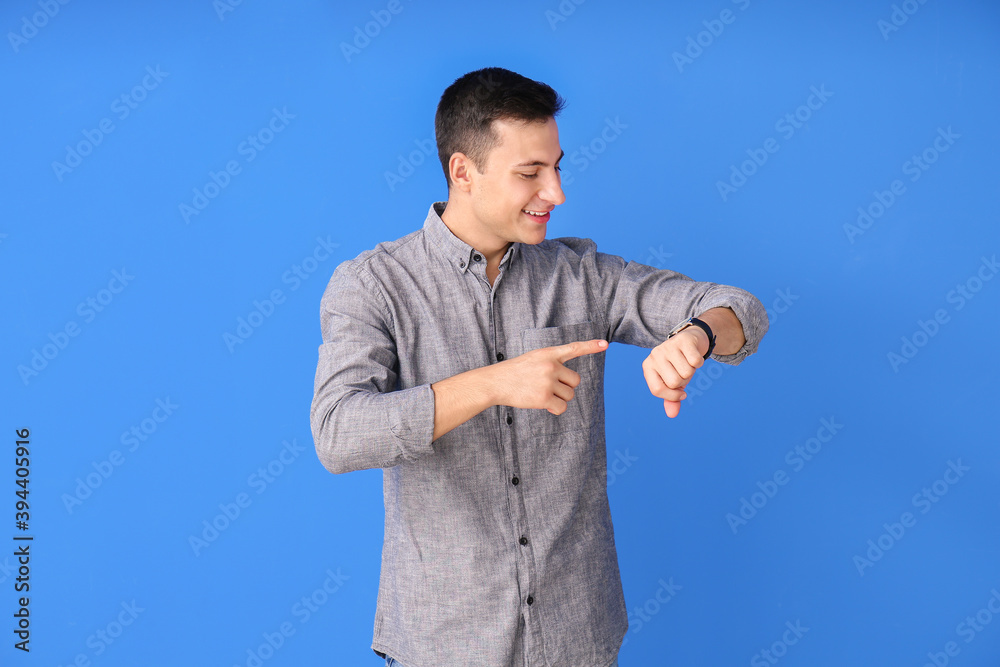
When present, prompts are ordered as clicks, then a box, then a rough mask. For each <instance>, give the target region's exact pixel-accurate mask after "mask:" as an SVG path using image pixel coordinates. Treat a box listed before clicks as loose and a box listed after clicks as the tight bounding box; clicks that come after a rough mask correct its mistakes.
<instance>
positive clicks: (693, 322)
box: [667, 317, 715, 359]
mask: <svg viewBox="0 0 1000 667" xmlns="http://www.w3.org/2000/svg"><path fill="white" fill-rule="evenodd" d="M690 326H695V327H701V329H702V330H703V331H704V332H705V333H706V334H708V352H706V353H705V359H708V358H709V357H710V356H711V354H712V350H714V349H715V334H713V333H712V327H710V326H708V324H706V323H705V322H704V321H702V320H699V319H698V318H697V317H689V318H687V319H686V320H684V321H683V322H681V323H680V324H678V325H677V326H675V327H674V328H673V329H671V330H670V333H668V334H667V339H670V338H673V337H674V336H675V335H676V334H679V333H680V332H682V331H684V330H685V329H687V328H688V327H690Z"/></svg>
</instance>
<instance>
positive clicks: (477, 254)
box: [472, 252, 483, 262]
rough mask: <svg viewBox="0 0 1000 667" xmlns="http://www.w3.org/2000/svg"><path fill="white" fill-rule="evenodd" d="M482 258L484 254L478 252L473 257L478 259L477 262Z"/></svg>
mask: <svg viewBox="0 0 1000 667" xmlns="http://www.w3.org/2000/svg"><path fill="white" fill-rule="evenodd" d="M482 258H483V256H482V255H480V254H479V253H478V252H477V253H476V254H475V255H473V256H472V259H474V260H476V261H477V262H478V261H479V260H481V259H482Z"/></svg>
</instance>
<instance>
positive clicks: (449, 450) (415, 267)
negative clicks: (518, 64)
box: [311, 68, 767, 667]
mask: <svg viewBox="0 0 1000 667" xmlns="http://www.w3.org/2000/svg"><path fill="white" fill-rule="evenodd" d="M562 104H563V101H562V99H561V98H560V97H559V96H558V95H557V94H556V93H555V91H553V90H552V89H551V88H550V87H549V86H547V85H545V84H543V83H539V82H536V81H532V80H530V79H526V78H524V77H522V76H520V75H518V74H515V73H513V72H510V71H507V70H504V69H499V68H488V69H484V70H479V71H476V72H472V73H469V74H466V75H465V76H463V77H461V78H459V79H458V80H456V81H455V82H454V83H453V84H452V85H451V86H449V87H448V89H447V90H445V92H444V94H443V95H442V97H441V101H440V103H439V105H438V109H437V116H436V119H435V126H436V134H437V145H438V152H439V155H440V158H441V164H442V166H443V168H444V172H445V177H446V179H447V182H448V201H447V202H436V203H434V204H432V205H431V208H430V210H429V211H428V213H427V217H426V219H425V220H424V224H423V227H422V229H420V230H417V231H414V232H412V233H410V234H408V235H406V236H404V237H402V238H400V239H397V240H395V241H391V242H388V243H380V244H378V245H377V246H376V247H375V248H374V249H372V250H367V251H365V252H363V253H361V254H360V255H358V256H357V257H356V258H355V259H353V260H348V261H345V262H343V263H342V264H340V265H339V266H338V267H337V268H336V270H335V271H334V274H333V277H332V278H331V280H330V283H329V285H328V287H327V289H326V293H325V294H324V295H323V300H322V304H321V314H320V317H321V325H322V332H323V344H322V345H321V346H320V349H319V364H318V367H317V369H316V384H315V395H314V398H313V403H312V412H311V422H312V430H313V437H314V439H315V442H316V451H317V453H318V455H319V458H320V460H321V461H322V463H323V465H324V466H325V467H326V468H327V469H328V470H330V471H331V472H334V473H343V472H347V471H350V470H359V469H364V468H376V467H378V468H383V480H384V483H383V488H384V494H385V541H384V545H383V549H382V573H381V580H380V584H379V593H378V603H377V610H376V614H375V628H374V637H373V641H372V648H373V649H374V650H375V652H376V653H378V654H379V655H380V656H382V657H385V658H386V661H387V664H395V665H402V666H405V667H460V666H469V667H472V666H475V667H536V666H538V667H540V666H542V665H545V666H552V667H555V666H565V667H608V666H609V665H615V664H617V654H618V650H619V648H620V647H621V643H622V639H623V637H624V635H625V632H626V629H627V627H628V621H627V614H626V610H625V601H624V596H623V593H622V585H621V577H620V574H619V570H618V557H617V553H616V551H615V543H614V533H613V529H612V524H611V514H610V510H609V506H608V496H607V455H606V452H605V434H604V384H603V383H604V351H605V350H606V349H607V346H608V344H609V343H610V342H620V343H628V344H631V345H639V346H642V347H645V348H651V352H650V354H649V356H648V357H647V358H646V360H645V361H644V362H643V364H642V370H643V373H644V375H645V379H646V382H647V384H648V385H649V389H650V391H651V392H652V393H653V395H655V396H657V397H659V398H662V399H663V401H664V409H665V411H666V413H667V415H668V416H670V417H675V416H676V415H677V414H678V411H679V409H680V403H681V401H683V400H684V398H685V397H686V394H685V393H684V386H685V385H686V384H687V383H688V382H689V381H690V380H691V378H692V376H693V375H694V373H695V371H697V369H698V368H700V367H701V365H702V364H703V363H704V359H706V358H707V357H708V356H709V355H710V354H711V356H713V358H715V359H716V360H718V361H721V362H724V363H728V364H733V365H736V364H739V363H740V362H742V360H743V359H744V358H746V356H747V355H749V354H752V353H753V352H755V351H756V350H757V345H758V343H759V342H760V339H761V337H762V336H763V335H764V333H765V332H766V331H767V316H766V314H765V311H764V308H763V306H762V305H761V303H760V302H759V301H758V300H757V299H756V298H754V297H753V296H752V295H750V294H749V293H747V292H745V291H743V290H740V289H737V288H735V287H728V286H723V285H716V284H714V283H707V282H695V281H693V280H691V279H689V278H688V277H686V276H683V275H681V274H678V273H674V272H673V271H667V270H658V269H655V268H653V267H651V266H645V265H643V264H638V263H635V262H628V261H626V260H624V259H622V258H621V257H617V256H614V255H608V254H605V253H600V252H598V251H597V249H596V245H595V243H594V242H593V241H591V240H589V239H581V238H560V239H551V240H546V239H545V232H546V224H547V222H548V220H549V218H550V216H551V215H553V210H554V209H555V207H556V206H558V205H559V204H561V203H563V201H565V196H564V194H563V191H562V188H561V187H560V180H559V160H560V158H561V157H562V154H563V152H562V150H561V149H560V147H559V134H558V130H557V127H556V122H555V116H556V115H557V114H558V113H559V111H560V109H561V107H562ZM693 317H696V319H694V320H692V319H690V318H693Z"/></svg>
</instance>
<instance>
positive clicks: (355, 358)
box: [310, 260, 434, 473]
mask: <svg viewBox="0 0 1000 667" xmlns="http://www.w3.org/2000/svg"><path fill="white" fill-rule="evenodd" d="M320 326H321V328H322V333H323V344H322V345H320V347H319V361H318V363H317V366H316V381H315V386H314V393H313V401H312V408H311V410H310V424H311V427H312V434H313V440H314V442H315V444H316V453H317V455H318V456H319V459H320V461H321V462H322V464H323V466H324V467H325V468H326V469H327V470H329V471H330V472H333V473H343V472H349V471H351V470H362V469H365V468H388V467H392V466H395V465H398V464H400V463H402V462H404V461H408V460H414V459H417V458H419V457H421V456H424V455H427V454H430V453H432V452H433V448H432V446H431V441H432V439H433V435H434V391H433V390H432V389H431V386H430V384H422V385H419V386H415V387H410V388H407V389H400V388H398V387H397V383H398V376H399V372H398V369H399V366H398V358H397V352H396V343H395V339H394V336H393V326H392V318H391V314H390V311H389V308H388V305H387V302H386V300H385V298H384V296H383V294H382V292H381V290H380V288H379V286H378V284H377V283H376V281H375V279H374V278H373V277H372V276H371V275H370V274H369V273H367V272H366V270H365V268H364V266H363V265H359V262H357V261H356V260H349V261H346V262H343V263H342V264H340V265H339V266H338V267H337V269H336V270H335V271H334V273H333V277H332V278H331V279H330V283H329V284H328V285H327V288H326V291H325V292H324V294H323V299H322V301H321V304H320Z"/></svg>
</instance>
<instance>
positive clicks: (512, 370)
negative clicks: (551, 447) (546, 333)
mask: <svg viewBox="0 0 1000 667" xmlns="http://www.w3.org/2000/svg"><path fill="white" fill-rule="evenodd" d="M607 349H608V342H607V341H606V340H602V339H600V338H595V339H594V340H581V341H576V342H574V343H566V344H565V345H555V346H553V347H543V348H540V349H537V350H532V351H530V352H525V353H524V354H522V355H520V356H518V357H514V358H513V359H507V360H506V361H501V362H500V363H497V364H493V365H491V366H489V367H488V368H489V369H490V372H491V374H492V376H493V377H492V379H493V381H494V382H495V384H494V389H495V392H496V393H495V394H494V399H495V405H509V406H510V407H512V408H534V409H539V410H548V411H549V412H551V413H552V414H554V415H561V414H562V413H564V412H566V406H567V403H568V402H569V401H571V400H573V396H574V393H575V392H574V389H575V388H576V386H577V385H579V384H580V374H579V373H577V372H576V371H574V370H572V369H570V368H567V367H566V366H564V365H563V364H565V363H566V362H567V361H569V360H570V359H575V358H576V357H581V356H583V355H585V354H595V353H597V352H603V351H605V350H607Z"/></svg>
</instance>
